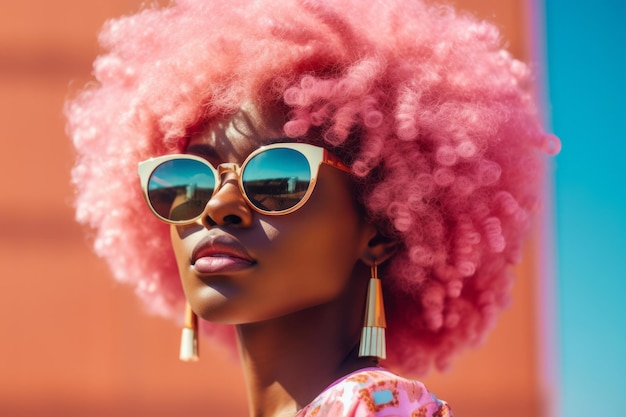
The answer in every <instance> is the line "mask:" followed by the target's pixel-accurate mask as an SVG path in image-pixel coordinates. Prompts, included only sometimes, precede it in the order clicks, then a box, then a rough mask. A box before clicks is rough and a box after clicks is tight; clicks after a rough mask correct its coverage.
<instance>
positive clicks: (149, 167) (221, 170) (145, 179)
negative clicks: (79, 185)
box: [137, 143, 351, 225]
mask: <svg viewBox="0 0 626 417" xmlns="http://www.w3.org/2000/svg"><path fill="white" fill-rule="evenodd" d="M271 149H292V150H295V151H297V152H299V153H300V154H302V155H303V156H304V157H305V158H306V160H307V161H308V163H309V167H310V168H311V181H310V182H309V186H308V188H307V191H306V193H305V194H304V196H303V197H302V199H301V200H300V201H298V203H296V204H295V205H294V206H293V207H289V208H288V209H285V210H278V211H270V210H263V209H261V208H259V207H257V206H255V205H254V204H253V203H252V201H251V200H250V198H249V197H248V196H247V194H246V192H245V189H244V187H243V180H242V176H241V173H242V172H243V171H244V170H245V168H246V165H248V162H250V160H252V158H254V157H255V156H257V155H259V154H261V153H263V152H266V151H268V150H271ZM177 159H187V160H193V161H198V162H200V163H202V164H203V165H205V166H207V167H208V168H209V169H210V170H211V171H212V172H213V175H215V181H216V185H215V189H214V190H213V194H212V195H211V198H213V196H214V195H215V193H217V191H218V190H219V189H220V187H221V185H222V176H223V175H224V174H225V173H227V172H235V174H237V185H238V186H239V191H240V192H241V195H242V197H243V198H244V200H245V201H246V203H247V204H248V206H249V207H250V208H251V209H252V210H254V211H256V212H257V213H260V214H265V215H268V216H283V215H286V214H289V213H293V212H294V211H296V210H298V209H299V208H300V207H302V206H303V205H304V204H305V203H306V202H307V201H308V199H309V197H310V196H311V194H313V190H314V189H315V184H316V182H317V176H318V173H319V167H320V165H321V164H326V165H330V166H332V167H334V168H337V169H339V170H340V171H344V172H348V173H349V172H351V171H350V168H349V167H347V166H346V165H344V163H343V162H341V160H340V159H339V158H338V157H336V156H335V155H333V154H332V153H330V152H329V151H327V150H326V149H324V148H322V147H319V146H315V145H310V144H308V143H274V144H271V145H265V146H261V147H260V148H258V149H257V150H255V151H254V152H252V153H251V154H250V155H248V156H247V157H246V159H245V160H244V161H243V163H242V164H241V165H239V164H235V163H223V164H220V165H218V166H217V168H216V167H214V166H213V165H212V164H211V163H209V162H208V161H207V160H206V159H204V158H202V157H200V156H196V155H192V154H170V155H163V156H159V157H156V158H150V159H148V160H146V161H143V162H140V163H139V165H138V167H137V172H138V174H139V180H140V183H141V189H142V191H143V195H144V197H145V199H146V202H147V203H148V207H149V208H150V210H151V211H152V213H154V215H155V216H156V217H157V218H158V219H160V220H161V221H163V222H165V223H168V224H176V225H185V224H190V223H194V222H196V221H197V220H199V219H200V218H202V217H203V216H205V215H206V214H205V211H206V207H205V209H204V210H202V212H201V213H200V214H199V215H198V216H196V217H194V218H192V219H189V220H170V219H168V218H166V217H163V216H161V215H160V214H159V213H157V211H156V210H155V208H154V207H153V206H152V203H151V202H150V198H149V195H148V183H149V182H150V178H151V177H152V174H153V172H154V171H155V170H156V169H157V168H158V167H159V166H160V165H161V164H163V163H165V162H168V161H172V160H177ZM209 201H210V199H209ZM207 204H208V201H207Z"/></svg>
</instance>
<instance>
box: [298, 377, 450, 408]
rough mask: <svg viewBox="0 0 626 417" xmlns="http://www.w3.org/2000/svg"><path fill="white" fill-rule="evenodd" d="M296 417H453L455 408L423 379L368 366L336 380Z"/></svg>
mask: <svg viewBox="0 0 626 417" xmlns="http://www.w3.org/2000/svg"><path fill="white" fill-rule="evenodd" d="M296 417H452V411H451V410H450V407H449V406H448V404H446V403H445V402H444V401H440V400H438V399H437V397H435V396H434V395H432V394H431V393H430V392H428V390H427V389H426V387H425V386H424V384H422V383H421V382H418V381H413V380H410V379H405V378H402V377H399V376H397V375H395V374H394V373H392V372H390V371H387V370H385V369H382V368H366V369H361V370H359V371H356V372H354V373H352V374H349V375H347V376H345V377H343V378H341V379H340V380H338V381H336V382H334V383H333V384H332V385H331V386H329V387H328V388H326V389H325V390H324V391H323V392H322V393H321V394H320V395H318V396H317V398H316V399H315V400H313V402H311V403H310V404H309V405H307V406H306V407H304V408H303V409H302V410H300V411H299V412H298V414H296Z"/></svg>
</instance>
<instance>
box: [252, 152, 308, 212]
mask: <svg viewBox="0 0 626 417" xmlns="http://www.w3.org/2000/svg"><path fill="white" fill-rule="evenodd" d="M241 179H242V182H243V188H244V190H245V192H246V195H247V196H248V198H249V199H250V201H251V202H252V204H254V205H255V206H256V207H258V208H260V209H261V210H265V211H283V210H287V209H290V208H292V207H293V206H295V205H296V204H298V202H299V201H300V200H302V198H304V195H305V194H306V192H307V190H308V188H309V184H310V183H311V168H310V166H309V161H308V160H307V159H306V157H305V156H304V155H302V154H301V153H300V152H298V151H296V150H293V149H281V148H278V149H268V150H266V151H264V152H262V153H260V154H258V155H255V156H254V158H252V159H251V160H250V161H249V162H248V164H247V165H246V166H245V168H244V171H243V172H242V174H241Z"/></svg>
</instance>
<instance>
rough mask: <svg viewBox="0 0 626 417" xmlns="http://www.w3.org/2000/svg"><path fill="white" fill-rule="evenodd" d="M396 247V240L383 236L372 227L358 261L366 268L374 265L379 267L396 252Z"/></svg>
mask: <svg viewBox="0 0 626 417" xmlns="http://www.w3.org/2000/svg"><path fill="white" fill-rule="evenodd" d="M398 245H399V242H398V241H397V240H395V239H392V238H389V237H387V236H385V235H383V234H382V233H380V231H379V230H377V229H375V228H374V227H372V233H371V237H370V239H369V241H368V242H367V247H365V248H364V249H363V252H362V253H361V256H360V259H361V261H362V262H363V263H364V264H365V265H368V266H372V265H373V264H374V263H376V264H377V265H380V264H382V263H383V262H385V261H386V260H387V259H389V258H390V257H391V256H392V255H393V254H394V253H395V252H396V250H397V249H398Z"/></svg>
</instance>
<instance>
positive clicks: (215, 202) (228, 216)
mask: <svg viewBox="0 0 626 417" xmlns="http://www.w3.org/2000/svg"><path fill="white" fill-rule="evenodd" d="M217 171H218V175H219V177H220V185H219V188H218V189H217V191H216V192H215V194H214V195H213V197H211V199H210V200H209V202H208V203H207V205H206V207H205V209H204V215H203V216H202V222H203V224H204V226H205V227H212V226H215V225H218V226H224V225H235V226H238V227H249V226H250V225H251V224H252V216H253V214H252V209H251V208H250V206H249V205H248V203H247V202H246V200H245V199H244V197H243V195H242V193H241V190H240V189H239V183H238V176H239V166H238V165H236V164H221V165H219V166H218V167H217Z"/></svg>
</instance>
